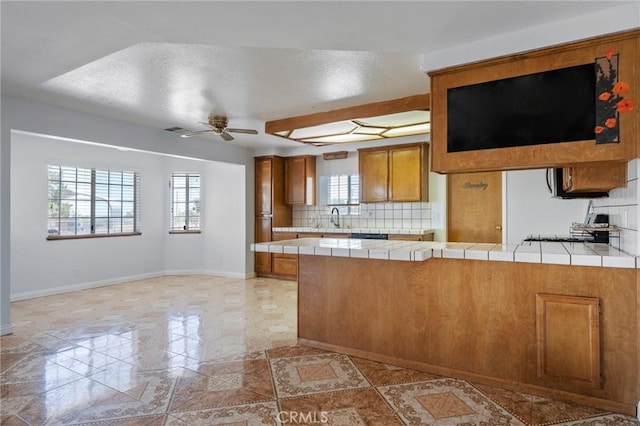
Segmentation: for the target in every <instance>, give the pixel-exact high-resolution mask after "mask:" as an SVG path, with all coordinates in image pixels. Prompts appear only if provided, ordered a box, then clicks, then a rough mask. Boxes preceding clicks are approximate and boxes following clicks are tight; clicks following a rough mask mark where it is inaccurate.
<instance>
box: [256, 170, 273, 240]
mask: <svg viewBox="0 0 640 426" xmlns="http://www.w3.org/2000/svg"><path fill="white" fill-rule="evenodd" d="M272 176H273V163H272V160H271V159H270V158H257V159H256V188H255V190H256V215H261V214H271V213H272V211H273V210H272V209H273V206H272V204H271V199H272V191H273V186H272ZM267 241H269V240H267Z"/></svg>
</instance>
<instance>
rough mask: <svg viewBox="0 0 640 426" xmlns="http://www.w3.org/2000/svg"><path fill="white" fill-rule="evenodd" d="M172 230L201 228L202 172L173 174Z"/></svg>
mask: <svg viewBox="0 0 640 426" xmlns="http://www.w3.org/2000/svg"><path fill="white" fill-rule="evenodd" d="M170 230H171V231H199V230H200V174H199V173H173V174H172V175H171V229H170Z"/></svg>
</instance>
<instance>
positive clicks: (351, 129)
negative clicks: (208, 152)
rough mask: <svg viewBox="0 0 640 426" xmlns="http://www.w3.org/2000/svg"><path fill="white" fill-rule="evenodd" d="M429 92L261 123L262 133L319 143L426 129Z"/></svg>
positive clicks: (404, 133)
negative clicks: (263, 126)
mask: <svg viewBox="0 0 640 426" xmlns="http://www.w3.org/2000/svg"><path fill="white" fill-rule="evenodd" d="M429 104H430V96H429V94H422V95H415V96H408V97H405V98H400V99H394V100H391V101H383V102H376V103H372V104H365V105H358V106H355V107H350V108H343V109H339V110H333V111H327V112H321V113H316V114H310V115H303V116H298V117H292V118H285V119H282V120H275V121H269V122H267V123H266V124H265V131H266V133H269V134H272V135H275V136H280V137H283V138H287V139H291V140H294V141H296V142H301V143H306V144H311V145H316V146H323V145H332V144H340V143H348V142H362V141H371V140H377V139H385V138H395V137H400V136H411V135H420V134H425V133H429V131H430V123H431V114H430V111H429V108H430V106H429Z"/></svg>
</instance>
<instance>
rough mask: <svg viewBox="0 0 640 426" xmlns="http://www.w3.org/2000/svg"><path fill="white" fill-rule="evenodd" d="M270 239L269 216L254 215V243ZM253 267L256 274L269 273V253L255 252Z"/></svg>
mask: <svg viewBox="0 0 640 426" xmlns="http://www.w3.org/2000/svg"><path fill="white" fill-rule="evenodd" d="M265 241H271V217H268V216H267V217H256V243H262V242H265ZM255 260H256V264H255V269H256V272H257V273H258V274H260V273H266V274H268V273H271V253H258V252H256V259H255Z"/></svg>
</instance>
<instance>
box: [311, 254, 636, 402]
mask: <svg viewBox="0 0 640 426" xmlns="http://www.w3.org/2000/svg"><path fill="white" fill-rule="evenodd" d="M298 286H299V295H298V297H299V311H298V316H299V318H298V336H299V338H300V341H301V343H304V344H310V345H318V347H323V348H327V349H333V350H337V351H343V352H344V353H350V354H352V355H357V356H364V357H368V358H371V359H375V360H379V361H385V362H391V363H394V362H395V363H396V364H398V365H403V366H408V367H413V368H419V369H423V370H426V371H430V372H433V373H440V374H451V375H454V376H459V377H462V378H470V379H474V380H478V381H481V382H485V383H489V384H501V385H504V386H507V387H511V388H516V389H528V390H530V391H534V392H539V393H543V394H545V393H546V394H548V395H549V396H553V397H559V398H566V399H569V400H573V401H575V402H579V403H585V404H588V405H593V406H597V407H599V408H604V409H610V410H613V411H620V412H626V413H629V414H635V406H636V403H637V400H638V394H639V390H638V313H637V309H638V290H637V287H638V282H637V272H636V270H635V269H621V268H595V267H577V266H563V265H546V264H527V263H509V262H490V261H474V260H457V259H430V260H428V261H425V262H398V261H385V260H373V259H355V258H338V257H325V256H304V255H301V256H299V281H298ZM536 294H555V295H568V296H578V297H594V298H598V299H599V301H600V305H601V307H602V314H601V315H600V347H601V353H600V356H601V364H602V372H603V383H602V385H601V386H600V387H598V388H595V389H594V388H591V389H589V388H584V387H580V386H576V385H575V384H572V383H566V382H562V381H559V382H558V381H553V380H551V381H550V380H549V379H548V378H546V377H541V378H538V369H537V362H538V361H537V354H538V345H539V342H538V340H537V336H536ZM568 327H570V324H569V325H568ZM568 356H569V357H570V356H571V355H570V354H569V355H568Z"/></svg>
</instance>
